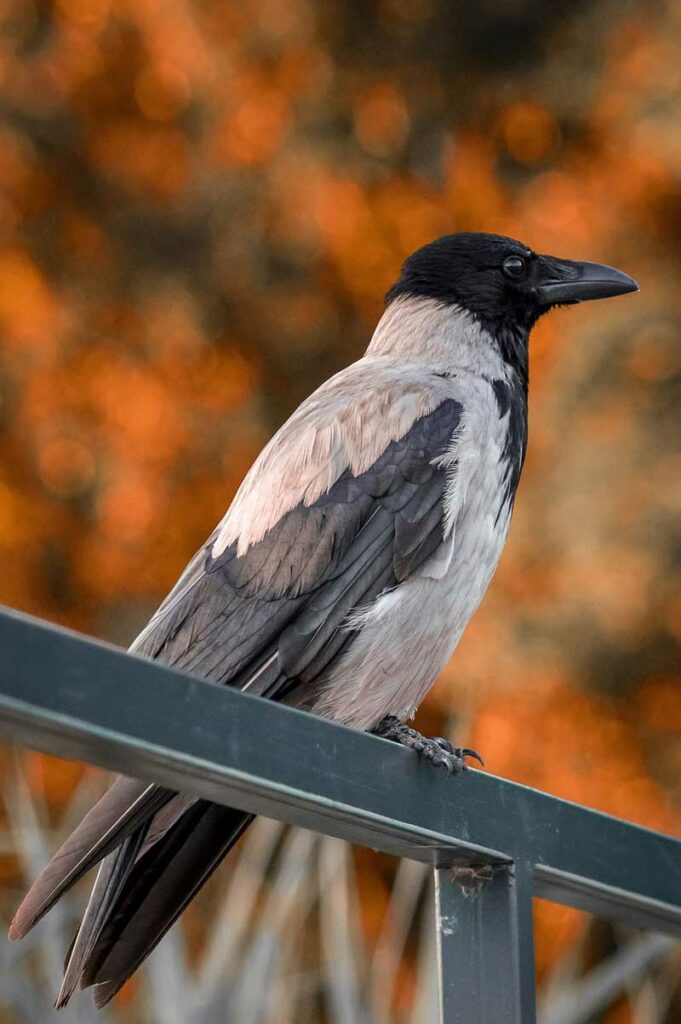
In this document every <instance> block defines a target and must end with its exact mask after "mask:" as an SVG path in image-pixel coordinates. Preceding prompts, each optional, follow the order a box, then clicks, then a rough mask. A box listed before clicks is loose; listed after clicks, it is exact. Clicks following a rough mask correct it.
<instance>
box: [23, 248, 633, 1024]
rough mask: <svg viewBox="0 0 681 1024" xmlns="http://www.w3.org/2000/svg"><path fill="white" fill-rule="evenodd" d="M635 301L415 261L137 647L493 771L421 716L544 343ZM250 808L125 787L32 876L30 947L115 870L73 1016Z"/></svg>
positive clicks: (170, 919)
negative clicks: (60, 909)
mask: <svg viewBox="0 0 681 1024" xmlns="http://www.w3.org/2000/svg"><path fill="white" fill-rule="evenodd" d="M637 290H638V285H637V283H636V281H635V280H634V279H633V278H631V277H630V276H629V275H627V274H625V273H623V272H622V271H620V270H616V269H614V268H612V267H609V266H606V265H604V264H599V263H589V262H580V261H575V260H568V259H559V258H556V257H553V256H548V255H543V254H541V253H537V252H535V251H533V249H531V248H530V247H528V246H527V245H524V244H522V243H521V242H518V241H515V240H514V239H511V238H507V237H505V236H503V235H493V234H486V233H477V232H466V233H457V234H449V235H445V236H443V237H441V238H438V239H436V240H435V241H433V242H431V243H429V244H427V245H424V246H423V247H422V248H420V249H418V250H417V251H416V252H414V253H413V254H412V255H410V256H409V257H408V258H407V259H406V261H405V262H404V264H403V266H402V268H401V271H400V274H399V277H398V278H397V280H396V282H395V284H394V285H393V286H392V288H391V289H390V290H389V292H388V293H387V296H386V304H385V310H384V312H383V315H382V316H381V318H380V320H379V322H378V324H377V326H376V329H375V332H374V334H373V337H372V338H371V341H370V343H369V346H368V348H367V350H366V353H365V354H364V355H363V356H362V357H361V358H360V359H359V360H357V361H356V362H354V363H353V364H351V365H350V366H348V367H346V368H345V369H343V370H341V371H340V372H339V373H337V374H335V375H334V376H333V377H331V378H330V379H329V380H327V381H326V382H325V383H323V384H322V385H321V386H320V387H319V388H318V389H317V390H316V391H315V392H314V393H313V394H312V395H311V396H310V397H309V398H307V399H306V400H305V401H303V403H302V404H301V405H300V406H299V408H298V409H297V410H296V411H295V412H294V413H293V414H292V416H291V417H290V418H289V419H288V420H287V421H286V422H285V423H284V425H283V426H282V427H281V428H280V429H279V431H278V432H277V433H276V434H275V435H274V436H273V438H272V439H271V440H270V441H269V443H268V444H267V445H266V446H265V448H264V449H263V451H262V452H261V454H260V455H259V457H258V458H257V459H256V461H255V463H254V464H253V466H252V468H251V469H250V470H249V472H248V473H247V475H246V477H245V478H244V480H243V483H242V484H241V486H240V488H239V489H238V491H237V493H236V495H235V498H234V500H233V502H232V503H231V505H230V506H229V508H228V510H227V512H226V514H225V516H224V518H223V519H222V521H221V522H220V523H219V524H218V525H217V527H216V528H215V529H214V531H213V532H212V533H211V535H210V536H209V537H208V539H207V541H206V542H205V544H204V545H203V546H202V547H201V548H200V549H199V551H198V552H197V553H196V555H195V556H194V557H193V558H192V559H191V561H190V562H189V564H188V565H187V567H186V569H185V570H184V572H183V574H182V575H181V576H180V578H179V580H178V582H177V583H176V585H175V586H174V587H173V589H172V590H171V591H170V593H169V594H168V596H167V597H166V598H165V600H164V601H163V602H162V604H161V605H160V607H159V608H158V610H157V611H156V613H155V614H154V615H153V616H152V618H151V620H150V621H149V623H148V625H147V626H146V627H145V628H144V629H143V630H142V632H141V633H140V635H139V636H138V637H137V639H136V640H135V641H134V643H133V644H132V646H131V648H130V651H131V652H132V653H133V654H135V655H138V656H140V657H144V658H152V659H156V660H158V661H160V662H163V663H165V664H166V665H172V666H174V667H175V668H177V669H179V670H182V671H185V672H187V673H191V674H193V675H195V676H198V677H200V678H203V679H206V680H209V681H212V682H213V683H219V684H223V685H225V686H231V687H235V688H236V689H239V690H242V691H244V692H248V693H250V694H253V695H256V696H259V697H261V698H266V699H269V700H276V701H281V702H283V703H285V704H288V705H292V706H294V707H297V708H302V709H304V710H307V711H309V712H311V713H313V714H316V715H320V716H323V717H325V718H328V719H330V720H332V721H334V722H337V723H340V724H342V725H346V726H350V727H354V728H356V729H362V730H366V731H373V732H375V733H376V734H378V735H380V736H383V737H384V738H387V739H391V740H394V741H396V742H398V743H401V744H403V745H405V746H406V747H409V748H411V749H412V750H413V751H416V753H417V754H418V755H419V756H420V757H421V758H423V759H425V760H426V761H428V762H430V763H431V764H433V765H436V766H441V767H444V768H445V769H446V770H447V771H448V772H450V773H452V772H459V771H462V770H463V769H464V768H465V766H466V760H465V759H466V757H470V756H472V757H478V758H479V756H478V755H477V754H476V753H475V752H474V751H471V750H469V749H468V748H460V747H455V746H453V745H452V744H451V743H449V742H448V741H446V740H444V739H443V738H441V737H436V738H429V737H424V736H422V735H421V734H420V733H419V732H417V731H416V730H415V729H414V728H412V727H411V726H410V725H409V724H408V721H409V719H410V718H411V717H412V716H413V714H414V712H415V710H416V708H417V707H418V705H419V704H420V702H421V701H422V700H423V698H424V697H425V695H426V694H427V693H428V691H429V690H430V688H431V686H432V685H433V683H434V682H435V680H436V679H437V677H438V675H439V673H440V672H441V670H442V669H443V667H444V666H445V665H446V663H447V662H448V661H449V659H450V657H451V655H452V654H453V652H454V650H455V648H456V646H457V644H458V642H459V640H460V638H461V635H462V633H463V631H464V629H465V627H466V625H467V623H468V622H469V620H470V618H471V616H472V615H473V614H474V612H475V611H476V609H477V607H478V605H479V604H480V601H481V600H482V598H483V595H484V594H485V591H486V590H487V587H488V585H489V583H490V580H491V578H492V575H493V573H494V571H495V569H496V566H497V562H498V560H499V557H500V555H501V551H502V549H503V547H504V543H505V540H506V536H507V533H508V529H509V524H510V519H511V513H512V510H513V505H514V500H515V496H516V491H517V488H518V484H519V481H520V477H521V473H522V469H523V463H524V460H525V452H526V448H527V405H528V362H529V337H530V333H531V331H532V328H533V327H534V325H535V324H536V322H537V320H538V319H539V318H540V317H541V316H542V315H544V314H545V313H547V312H548V311H549V310H551V309H553V308H555V307H558V306H567V305H572V304H574V303H578V302H581V301H585V300H591V299H600V298H607V297H610V296H616V295H622V294H625V293H628V292H633V291H637ZM252 821H253V815H251V814H248V813H245V812H243V811H239V810H236V809H233V808H229V807H223V806H221V805H218V804H214V803H211V802H209V801H206V800H202V799H197V798H193V797H189V796H186V795H182V794H179V793H176V792H173V791H171V790H168V789H166V788H164V787H162V786H159V785H154V784H152V785H145V784H144V783H142V782H138V781H136V780H134V779H130V778H126V777H120V778H118V779H117V780H116V781H115V782H114V783H113V785H112V786H111V788H110V789H108V790H107V791H106V792H105V794H104V795H103V796H102V797H101V799H100V800H99V802H98V803H97V804H95V806H94V807H93V808H92V809H91V810H90V811H89V813H87V814H86V816H85V818H84V819H83V821H82V822H81V823H80V825H79V826H78V827H77V828H76V829H75V831H74V832H73V833H72V834H71V835H70V837H69V838H67V839H66V840H65V842H64V843H63V845H62V846H61V848H60V849H59V850H58V851H57V853H56V854H55V855H54V857H53V858H52V860H51V861H50V862H49V864H48V865H47V866H46V867H45V869H44V870H43V872H42V873H41V874H40V876H39V877H38V879H37V880H36V881H35V882H34V884H33V886H32V887H31V888H30V890H29V891H28V893H27V894H26V896H25V897H24V899H23V901H22V903H21V905H20V906H19V908H18V910H17V912H16V914H15V917H14V919H13V921H12V924H11V926H10V937H11V938H14V939H17V938H22V937H23V936H25V935H26V933H27V932H28V931H29V930H30V929H31V928H32V927H33V926H34V925H35V924H36V923H37V922H38V921H39V920H40V919H41V918H42V917H43V915H44V914H45V913H47V911H48V910H49V909H50V908H51V907H52V906H53V905H54V904H55V903H56V901H57V900H58V899H59V898H60V897H61V896H62V895H63V894H64V893H65V892H66V891H67V890H68V889H69V888H70V887H71V886H72V885H73V884H74V883H75V882H76V881H77V880H78V879H79V878H80V877H81V876H82V875H84V874H85V873H86V872H87V871H88V870H89V869H91V868H94V867H95V866H97V865H99V868H98V872H97V875H96V878H95V881H94V884H93V887H92V891H91V895H90V898H89V902H88V904H87V908H86V910H85V913H84V915H83V918H82V921H81V924H80V926H79V928H78V930H77V932H76V934H75V936H74V939H73V942H72V943H71V947H70V949H69V951H68V953H67V955H66V960H65V965H64V981H63V984H62V987H61V990H60V992H59V994H58V996H57V1000H56V1003H55V1005H56V1006H57V1007H61V1006H64V1005H65V1004H66V1003H67V1001H68V1000H69V998H70V997H71V995H72V993H73V992H74V990H75V989H76V987H78V986H80V987H88V986H94V999H95V1004H96V1005H97V1006H98V1007H99V1006H104V1005H105V1004H106V1003H108V1002H109V1000H110V999H112V998H113V996H114V995H115V994H116V993H117V992H118V991H119V989H120V988H121V986H122V985H123V984H124V983H125V981H126V980H127V979H128V978H129V977H130V976H131V975H132V974H133V973H134V972H135V971H136V970H137V968H138V967H139V966H140V964H141V963H142V962H143V961H144V960H145V958H146V957H147V956H148V955H149V953H150V952H151V951H152V950H153V949H154V947H155V946H156V944H157V943H158V942H159V941H160V939H161V938H162V937H163V936H164V935H165V933H166V932H167V930H168V929H169V928H170V927H171V925H172V924H173V923H174V922H175V921H176V919H177V918H178V917H179V915H180V914H181V913H182V911H183V910H184V908H185V907H186V906H187V904H188V903H189V902H190V901H191V900H192V898H193V897H194V896H195V895H196V893H197V892H198V891H199V889H200V888H201V886H202V885H203V884H204V882H205V881H206V880H207V879H208V877H209V876H210V875H211V874H212V873H213V871H214V870H215V868H216V867H217V866H218V865H219V864H220V862H221V861H222V860H223V858H224V857H225V855H226V854H227V853H228V852H229V850H230V849H231V848H232V846H233V845H234V844H235V843H236V841H237V840H238V838H239V837H240V836H241V835H242V833H243V832H244V830H245V829H246V828H247V827H248V826H249V825H250V823H251V822H252Z"/></svg>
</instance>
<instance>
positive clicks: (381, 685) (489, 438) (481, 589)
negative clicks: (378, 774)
mask: <svg viewBox="0 0 681 1024" xmlns="http://www.w3.org/2000/svg"><path fill="white" fill-rule="evenodd" d="M450 384H451V394H452V397H454V398H456V400H457V401H459V402H460V403H461V405H462V407H463V414H462V420H461V423H460V425H459V426H458V427H457V429H456V431H455V432H454V433H453V436H452V438H451V441H450V444H449V446H448V448H447V450H446V452H445V454H444V455H442V456H440V458H439V462H440V463H441V465H442V466H443V467H444V468H445V469H446V472H447V478H448V482H447V488H446V491H445V494H444V498H443V510H442V512H443V541H442V544H441V546H440V548H439V549H438V550H437V551H436V552H435V553H434V554H433V555H432V556H431V558H430V559H429V560H428V561H427V562H426V563H425V564H424V565H423V566H422V567H421V569H420V570H419V571H418V572H417V573H416V574H414V576H412V577H410V578H409V579H407V580H405V581H404V582H402V583H400V584H399V585H398V586H396V587H394V588H393V589H391V590H389V591H387V592H386V593H384V594H383V595H381V596H380V597H379V598H378V599H377V600H375V601H374V602H373V603H372V604H371V605H370V606H368V607H366V608H362V609H360V610H359V611H358V612H357V613H356V614H355V615H354V616H353V618H352V621H351V622H350V623H349V625H351V626H352V628H353V629H356V630H357V633H356V635H355V638H354V640H353V643H352V645H350V646H349V648H348V650H347V651H346V653H345V654H344V656H343V657H342V658H341V659H340V660H339V662H338V663H337V664H335V665H334V666H333V667H332V669H331V671H330V673H329V675H328V678H327V679H326V680H325V682H324V684H323V685H322V686H320V688H319V690H318V693H317V696H316V699H315V702H314V705H313V709H314V710H315V711H316V712H317V713H318V714H324V715H327V716H328V717H331V718H333V719H335V720H338V721H342V722H344V723H345V724H348V725H353V726H356V727H358V728H370V727H371V726H372V725H373V724H375V723H376V722H377V721H379V720H380V719H381V718H382V717H383V716H384V715H386V714H395V715H397V716H398V717H401V718H408V717H410V716H411V715H412V714H413V712H414V710H415V709H416V707H417V706H418V704H419V703H420V702H421V700H422V699H423V697H424V696H425V695H426V693H427V692H428V690H429V689H430V687H431V686H432V684H433V682H434V681H435V679H436V678H437V676H438V675H439V673H440V672H441V670H442V668H443V667H444V665H445V664H446V663H447V661H448V660H449V658H450V656H451V654H452V653H453V651H454V649H455V647H456V645H457V643H458V641H459V639H460V637H461V635H462V633H463V631H464V629H465V627H466V625H467V623H468V621H469V619H470V617H471V616H472V615H473V613H474V612H475V610H476V609H477V607H478V605H479V603H480V601H481V600H482V597H483V596H484V593H485V591H486V589H487V587H488V585H489V582H490V580H491V578H492V575H493V573H494V570H495V568H496V565H497V562H498V560H499V556H500V554H501V551H502V549H503V545H504V542H505V539H506V535H507V532H508V527H509V522H510V515H511V510H512V506H513V498H514V495H515V488H516V487H517V483H518V479H519V475H520V470H521V468H522V463H523V459H524V453H525V440H526V404H525V400H524V394H523V393H522V389H519V388H518V387H517V385H516V383H515V382H514V381H513V380H512V379H510V378H509V377H504V378H499V379H497V380H495V381H490V380H489V379H486V378H484V377H481V376H479V375H478V374H474V373H471V372H468V371H462V372H458V373H455V374H452V375H451V380H450Z"/></svg>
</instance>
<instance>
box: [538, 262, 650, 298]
mask: <svg viewBox="0 0 681 1024" xmlns="http://www.w3.org/2000/svg"><path fill="white" fill-rule="evenodd" d="M538 262H539V267H538V268H537V269H538V273H537V277H536V283H535V294H536V297H537V301H538V303H539V305H541V306H555V305H562V304H563V303H571V302H584V301H585V300H587V299H608V298H610V297H611V296H613V295H626V293H627V292H637V291H638V284H637V283H636V281H634V279H633V277H629V275H628V274H623V273H622V271H621V270H616V269H615V268H614V267H608V266H606V265H605V264H604V263H580V262H579V261H577V260H559V259H556V258H555V257H553V256H542V257H540V259H539V261H538Z"/></svg>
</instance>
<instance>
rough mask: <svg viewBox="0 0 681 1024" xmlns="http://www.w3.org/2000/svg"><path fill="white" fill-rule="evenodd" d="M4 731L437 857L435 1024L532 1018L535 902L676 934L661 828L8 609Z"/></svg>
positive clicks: (676, 874)
mask: <svg viewBox="0 0 681 1024" xmlns="http://www.w3.org/2000/svg"><path fill="white" fill-rule="evenodd" d="M0 736H2V737H3V738H5V739H8V740H11V741H12V742H15V743H23V744H25V745H26V746H30V747H35V748H37V749H39V750H43V751H45V752H47V753H50V754H55V755H58V756H62V757H67V758H73V759H79V760H83V761H89V762H92V763H93V764H98V765H101V766H103V767H105V768H108V769H112V770H115V771H118V772H123V773H125V774H127V775H133V776H137V777H139V778H141V779H145V780H148V781H150V782H157V783H160V784H162V785H164V786H168V787H170V788H173V789H177V790H180V791H184V792H187V793H191V794H193V795H195V796H200V797H204V798H206V799H209V800H214V801H216V802H218V803H222V804H228V805H230V806H234V807H238V808H240V809H243V810H248V811H252V812H255V813H256V814H264V815H266V816H268V817H271V818H277V819H279V820H281V821H285V822H288V823H290V824H292V825H301V826H303V827H304V828H308V829H314V830H316V831H318V832H323V833H326V834H328V835H333V836H339V837H341V838H343V839H346V840H348V841H350V842H354V843H360V844H362V845H364V846H369V847H372V848H373V849H376V850H382V851H384V852H386V853H391V854H395V855H396V856H399V857H408V858H411V859H413V860H417V861H423V862H426V863H428V864H430V865H431V866H432V867H433V869H434V872H435V882H436V885H435V888H436V899H437V908H436V909H437V915H436V927H437V931H438V955H439V975H440V990H441V1007H442V1012H441V1019H442V1021H443V1022H445V1024H453V1022H457V1024H505V1022H508V1024H532V1022H533V1021H534V1020H535V980H534V955H533V934H532V897H533V896H541V897H544V898H546V899H550V900H554V901H556V902H558V903H564V904H567V905H568V906H573V907H579V908H581V909H583V910H588V911H590V912H592V913H594V914H598V915H600V916H602V917H607V918H612V919H617V920H621V921H625V922H628V923H629V924H632V925H635V926H637V927H639V928H647V929H651V930H655V931H659V932H664V933H667V934H669V935H681V842H679V841H678V840H676V839H674V838H673V837H671V836H667V835H662V834H660V833H657V832H652V831H649V830H647V829H644V828H639V827H638V826H636V825H632V824H629V823H628V822H626V821H621V820H618V819H616V818H612V817H609V816H608V815H605V814H599V813H597V812H596V811H592V810H589V809H588V808H586V807H582V806H578V805H576V804H571V803H568V802H566V801H564V800H559V799H557V798H556V797H552V796H549V795H548V794H546V793H541V792H539V791H537V790H533V789H529V788H527V787H525V786H519V785H516V784H515V783H512V782H508V781H506V780H504V779H499V778H496V777H495V776H492V775H489V774H487V773H485V772H479V771H474V770H471V771H469V772H466V773H465V774H464V775H462V776H459V777H457V778H447V776H446V775H445V774H444V773H440V772H437V771H434V770H433V769H432V768H431V767H430V766H428V765H422V764H419V763H418V762H417V761H416V758H415V757H414V755H413V754H412V753H411V752H410V751H407V750H405V749H403V748H401V747H399V746H398V745H396V744H394V743H390V742H388V741H386V740H381V739H377V738H376V737H374V736H370V735H367V734H365V733H361V732H356V731H354V730H351V729H345V728H342V727H340V726H337V725H333V724H332V723H330V722H325V721H323V720H321V719H318V718H315V717H313V716H311V715H307V714H305V713H303V712H300V711H295V710H292V709H290V708H286V707H283V706H281V705H278V704H275V703H271V702H269V701H265V700H260V699H258V698H257V697H249V696H248V695H247V694H242V693H238V692H235V691H233V690H230V689H226V688H221V687H219V686H215V685H212V684H210V683H206V682H203V681H200V680H197V679H193V678H191V677H189V676H186V675H183V674H181V673H179V672H176V671H174V670H172V669H169V668H166V667H164V666H163V665H160V664H158V663H155V662H150V661H144V660H142V659H140V658H136V657H134V656H131V655H129V654H127V653H125V652H123V651H120V650H118V649H116V648H113V647H110V646H107V645H105V644H101V643H98V642H95V641H93V640H89V639H86V638H84V637H82V636H79V635H77V634H75V633H71V632H68V631H67V630H63V629H58V628H55V627H53V626H50V625H48V624H47V623H44V622H41V621H39V620H36V619H32V618H29V617H27V616H25V615H20V614H18V613H16V612H12V611H9V610H6V611H4V612H0ZM597 770H598V769H597V768H595V771H597Z"/></svg>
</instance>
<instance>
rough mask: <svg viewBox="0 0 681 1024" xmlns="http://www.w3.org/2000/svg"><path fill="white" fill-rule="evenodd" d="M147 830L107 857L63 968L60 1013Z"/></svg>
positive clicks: (128, 872) (141, 830) (57, 1006)
mask: <svg viewBox="0 0 681 1024" xmlns="http://www.w3.org/2000/svg"><path fill="white" fill-rule="evenodd" d="M147 829H148V826H147V825H142V826H140V828H138V829H137V831H135V832H133V834H132V835H131V836H128V837H127V839H124V840H123V842H122V843H121V845H120V846H119V847H118V849H117V850H114V852H113V853H110V854H109V855H108V856H107V857H105V858H104V860H103V861H102V863H101V864H100V866H99V871H98V872H97V878H96V879H95V884H94V885H93V887H92V892H91V894H90V899H89V901H88V905H87V908H86V910H85V914H84V915H83V920H82V921H81V923H80V928H79V929H78V932H77V934H76V938H75V940H74V942H73V943H72V945H71V949H70V950H69V954H68V957H67V960H66V963H65V965H64V980H63V981H62V985H61V988H60V990H59V994H58V996H57V998H56V1000H55V1004H54V1005H55V1008H56V1009H57V1010H59V1009H61V1008H62V1007H63V1006H66V1004H67V1003H68V1001H69V999H70V998H71V995H72V994H73V991H74V989H75V988H76V986H77V985H78V982H79V981H80V977H81V974H82V973H83V966H84V965H85V962H86V961H87V959H88V957H89V956H90V954H91V953H92V950H93V949H94V946H95V944H96V942H97V939H98V938H99V936H100V934H101V932H102V928H103V927H104V925H105V924H106V921H107V918H108V916H109V914H110V912H111V908H112V907H113V905H114V903H115V902H116V899H117V898H118V896H119V895H120V893H121V891H122V889H123V886H124V885H125V880H126V878H127V877H128V875H129V874H130V871H131V869H132V867H133V865H134V863H135V859H136V857H137V855H138V853H139V851H140V848H141V846H142V843H143V842H144V838H145V835H146V832H147Z"/></svg>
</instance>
